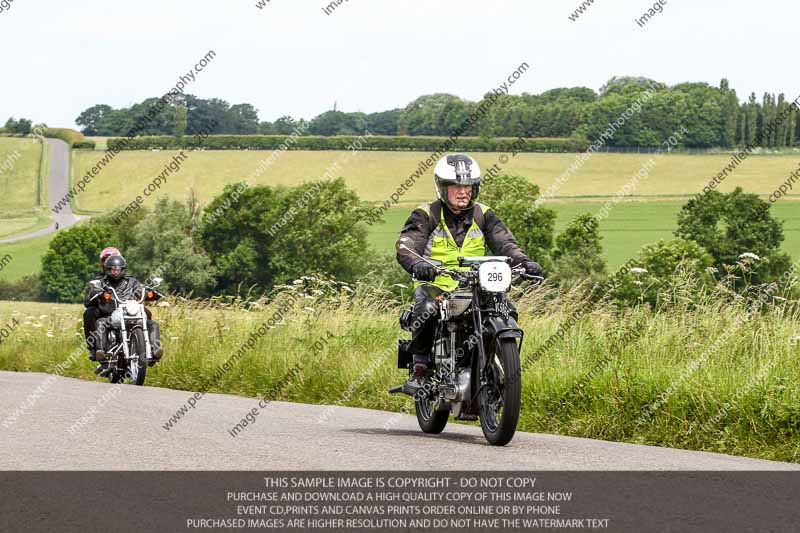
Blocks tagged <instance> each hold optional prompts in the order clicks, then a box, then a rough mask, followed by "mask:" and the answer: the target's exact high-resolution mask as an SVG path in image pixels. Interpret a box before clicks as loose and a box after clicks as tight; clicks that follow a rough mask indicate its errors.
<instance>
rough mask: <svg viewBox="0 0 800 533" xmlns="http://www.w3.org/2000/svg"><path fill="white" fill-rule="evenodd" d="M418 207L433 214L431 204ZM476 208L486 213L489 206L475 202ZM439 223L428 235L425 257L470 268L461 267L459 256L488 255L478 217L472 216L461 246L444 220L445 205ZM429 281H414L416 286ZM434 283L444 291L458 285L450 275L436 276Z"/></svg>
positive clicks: (458, 268)
mask: <svg viewBox="0 0 800 533" xmlns="http://www.w3.org/2000/svg"><path fill="white" fill-rule="evenodd" d="M417 209H422V210H423V211H425V212H426V213H428V216H429V217H430V216H431V205H430V204H423V205H421V206H419V207H418V208H417ZM475 209H480V210H481V213H483V214H486V212H487V211H488V210H489V207H488V206H486V205H483V204H478V203H476V204H475ZM440 213H441V214H440V215H439V225H438V226H436V228H435V229H434V230H433V231H432V232H431V234H430V237H428V244H427V245H426V246H425V254H424V255H425V257H430V258H431V259H435V260H437V261H441V262H442V266H443V267H445V268H448V269H450V270H469V267H461V266H459V265H458V258H459V257H468V256H482V255H486V239H485V237H484V236H483V231H482V230H481V228H480V227H479V226H478V224H477V222H475V218H476V217H474V216H473V217H472V225H471V226H470V227H469V230H468V231H467V235H466V236H465V237H464V242H463V243H462V244H461V248H459V247H458V245H457V244H456V240H455V239H454V238H453V235H452V234H451V233H450V229H449V228H448V227H447V223H446V222H445V221H444V207H442V208H441V209H440ZM425 283H431V282H427V281H417V282H415V283H414V286H415V287H419V286H420V285H423V284H425ZM432 285H435V286H437V287H439V288H440V289H442V290H443V291H452V290H454V289H455V288H456V287H458V282H457V281H456V280H454V279H453V278H451V277H450V276H436V279H435V280H433V282H432Z"/></svg>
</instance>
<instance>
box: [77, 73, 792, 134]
mask: <svg viewBox="0 0 800 533" xmlns="http://www.w3.org/2000/svg"><path fill="white" fill-rule="evenodd" d="M648 90H650V91H652V93H653V94H652V95H649V98H647V100H646V102H645V103H644V104H643V105H642V106H641V109H640V110H639V111H637V112H636V113H634V115H633V116H632V117H630V119H629V120H627V121H626V122H625V124H624V125H623V126H622V127H621V128H619V130H618V131H617V132H616V134H615V135H614V137H613V138H612V139H610V140H609V141H608V142H607V143H606V144H607V145H608V146H619V147H637V146H638V147H654V146H658V145H659V144H660V143H662V142H663V141H664V139H665V138H667V137H669V135H670V133H671V132H673V131H675V129H676V128H677V127H680V126H684V127H685V128H686V129H687V130H688V131H689V133H688V134H687V136H686V138H685V139H684V140H683V143H682V145H683V146H686V147H692V148H709V147H722V148H730V147H733V146H743V145H746V144H750V145H751V146H761V147H765V148H782V147H787V146H798V145H800V118H799V115H798V110H797V108H796V107H795V108H794V109H790V106H791V104H792V102H791V100H790V99H788V98H787V97H786V96H785V95H784V94H778V95H775V94H771V93H765V94H764V95H763V96H762V97H761V99H760V100H759V99H758V97H757V96H756V95H755V94H754V93H753V94H750V95H749V97H748V98H747V99H746V100H745V101H740V99H739V97H738V96H737V94H736V91H735V90H734V89H733V88H731V86H730V84H729V82H728V80H726V79H723V80H722V81H721V82H720V84H719V86H718V87H715V86H712V85H709V84H707V83H681V84H677V85H673V86H667V85H666V84H663V83H659V82H656V81H654V80H650V79H646V78H635V77H614V78H612V79H611V80H609V81H608V82H607V83H606V84H605V85H604V86H603V87H602V88H601V89H600V91H599V92H595V91H594V90H592V89H588V88H586V87H572V88H558V89H552V90H549V91H546V92H543V93H541V94H528V93H523V94H521V95H511V94H506V95H501V96H500V97H499V98H497V99H496V101H495V103H494V104H493V105H492V106H491V109H490V110H489V112H488V113H485V114H484V115H482V116H481V119H480V120H478V121H476V122H475V123H474V124H471V125H470V126H469V127H468V128H467V129H466V131H464V124H466V123H468V122H469V117H470V116H471V115H472V114H473V113H474V112H475V111H476V110H477V109H478V107H479V106H480V102H472V101H468V100H465V99H462V98H459V97H457V96H454V95H450V94H444V93H438V94H431V95H425V96H420V97H419V98H417V99H415V100H414V101H413V102H411V103H409V104H408V105H407V106H406V107H404V108H401V109H392V110H388V111H381V112H378V113H362V112H343V111H340V110H337V109H335V106H334V109H333V110H330V111H326V112H324V113H322V114H320V115H318V116H316V117H314V118H312V119H311V120H310V121H306V120H305V119H302V118H293V117H291V116H288V115H287V116H282V117H280V118H278V119H277V120H275V121H274V122H269V121H261V120H260V119H259V116H258V111H257V110H256V108H255V107H254V106H253V105H251V104H247V103H243V104H235V105H231V104H229V103H228V102H226V101H224V100H221V99H217V98H211V99H202V98H197V97H195V96H192V95H185V96H184V95H179V96H176V97H174V99H173V100H172V101H171V102H170V105H168V106H166V107H165V108H164V109H163V110H162V111H161V112H160V113H159V114H158V115H157V116H156V117H155V118H153V119H152V120H150V121H148V123H147V126H146V127H145V128H144V130H143V131H142V132H141V134H142V135H170V136H176V137H182V136H184V135H194V134H197V133H198V132H201V131H206V132H208V131H210V132H211V133H212V134H228V135H255V134H261V135H289V134H291V133H292V132H294V131H296V130H297V129H300V130H302V131H303V132H304V134H305V135H314V136H337V135H359V134H361V133H363V132H364V131H365V130H369V131H370V132H372V134H373V135H398V136H423V135H426V136H450V135H453V134H455V133H457V132H459V133H461V135H464V136H475V137H520V136H523V137H573V138H580V139H585V140H586V139H588V140H592V139H596V138H597V137H598V136H599V135H600V134H601V133H602V132H603V131H604V130H605V129H606V128H607V127H608V124H609V123H610V122H614V121H615V120H617V119H618V118H619V117H620V116H621V115H622V114H623V113H624V112H625V111H626V110H627V109H629V108H630V107H631V106H632V105H633V104H634V103H635V102H637V100H639V99H640V97H641V95H642V93H643V92H645V91H648ZM155 100H156V99H155V98H150V99H147V100H144V101H143V102H140V103H137V104H133V105H132V106H130V107H127V108H121V109H114V108H112V107H111V106H108V105H103V104H101V105H95V106H92V107H90V108H88V109H86V110H85V111H83V112H82V113H81V114H80V115H79V116H78V117H77V119H76V123H77V124H78V125H79V126H81V127H82V133H83V134H84V135H90V136H94V135H99V136H122V135H125V134H126V133H127V132H129V131H130V130H131V129H132V127H133V125H134V124H136V123H137V121H138V120H139V119H140V118H141V117H143V116H144V115H145V114H146V113H147V111H148V110H149V109H150V108H151V106H152V105H153V103H154V102H155ZM780 116H786V117H787V118H786V119H785V120H783V121H781V122H780V123H779V124H778V125H777V127H775V128H774V130H773V131H771V132H770V134H769V135H763V133H764V132H765V131H766V127H767V125H769V124H770V123H771V122H773V121H774V120H775V118H776V117H780ZM298 126H302V127H301V128H298Z"/></svg>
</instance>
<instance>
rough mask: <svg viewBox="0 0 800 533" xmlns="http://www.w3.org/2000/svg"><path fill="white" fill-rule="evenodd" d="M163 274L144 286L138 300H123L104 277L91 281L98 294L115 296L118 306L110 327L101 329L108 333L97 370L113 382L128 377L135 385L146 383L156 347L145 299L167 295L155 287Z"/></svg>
mask: <svg viewBox="0 0 800 533" xmlns="http://www.w3.org/2000/svg"><path fill="white" fill-rule="evenodd" d="M162 281H163V280H162V279H161V278H154V279H153V282H152V284H151V285H144V286H142V295H141V297H140V298H139V299H138V300H123V299H121V298H120V297H119V295H118V294H117V292H116V291H115V290H114V287H112V286H111V285H108V284H104V283H103V281H102V280H92V281H90V282H89V283H90V284H91V285H92V286H93V287H94V288H96V289H98V290H100V291H102V292H98V293H97V294H96V295H94V296H93V297H92V298H91V299H90V300H89V301H92V300H94V299H95V298H102V299H104V300H113V302H114V304H115V306H116V308H115V309H114V311H113V312H112V313H111V317H110V319H109V322H110V327H108V328H103V329H101V334H103V335H107V336H108V340H107V342H106V346H108V350H107V351H106V355H105V359H104V360H103V361H99V362H100V365H101V366H100V368H99V369H98V371H97V373H98V374H99V375H101V376H104V377H108V380H109V381H110V382H111V383H122V382H123V381H125V380H126V379H129V380H130V382H131V383H133V384H134V385H144V380H145V377H146V375H147V368H148V366H152V365H153V364H155V360H154V359H153V356H152V355H153V348H152V345H151V343H150V338H149V335H148V330H147V314H146V313H145V310H144V302H145V301H148V302H151V301H156V300H158V299H160V298H163V297H164V295H163V294H162V293H160V292H158V291H157V290H156V289H157V288H158V286H159V285H161V283H162Z"/></svg>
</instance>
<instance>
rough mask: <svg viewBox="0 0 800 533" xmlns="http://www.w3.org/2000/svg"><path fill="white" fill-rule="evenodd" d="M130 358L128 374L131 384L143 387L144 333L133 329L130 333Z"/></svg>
mask: <svg viewBox="0 0 800 533" xmlns="http://www.w3.org/2000/svg"><path fill="white" fill-rule="evenodd" d="M130 354H131V356H134V355H137V356H138V357H131V359H130V360H129V361H128V374H129V375H130V379H131V383H133V384H134V385H144V378H145V376H146V375H147V351H146V350H145V342H144V332H143V331H142V330H141V329H135V330H133V331H132V332H131V349H130Z"/></svg>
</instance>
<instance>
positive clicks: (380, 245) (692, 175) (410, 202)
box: [0, 139, 800, 279]
mask: <svg viewBox="0 0 800 533" xmlns="http://www.w3.org/2000/svg"><path fill="white" fill-rule="evenodd" d="M98 140H103V139H98ZM0 141H6V142H11V143H24V142H29V141H27V140H25V141H23V140H17V139H0ZM270 154H271V152H259V151H224V152H223V151H191V152H187V155H188V159H187V161H186V162H185V163H184V164H183V166H182V167H181V169H180V171H179V172H178V173H177V174H174V175H172V176H169V177H168V178H167V184H166V185H165V186H164V187H163V189H162V191H161V192H160V193H157V195H159V194H160V195H169V196H171V197H173V198H176V199H183V198H185V197H186V196H187V195H188V194H189V192H190V189H194V190H195V192H196V193H197V194H198V196H199V198H200V200H201V201H202V202H208V201H209V200H210V199H211V198H213V197H214V196H215V195H216V194H218V193H219V192H221V191H222V189H223V187H224V186H225V184H226V183H230V182H234V181H241V180H246V179H248V177H250V176H251V175H252V174H253V172H254V170H255V169H256V168H258V165H259V163H260V161H261V160H263V159H265V158H268V157H270ZM173 155H175V153H173V152H163V151H151V152H143V151H136V152H122V153H121V154H119V155H118V156H117V157H116V158H115V159H114V161H113V162H112V163H111V164H110V165H109V166H108V167H107V168H106V169H105V170H104V171H103V172H102V173H101V174H100V175H99V176H98V177H97V178H95V179H94V180H93V181H92V183H91V185H90V186H89V187H88V188H87V190H86V192H85V193H83V194H81V195H80V196H79V197H78V207H79V208H80V209H81V210H83V211H84V212H88V213H100V212H103V211H105V210H107V209H109V208H110V207H113V206H115V205H119V204H122V203H125V202H129V201H130V200H131V199H132V198H135V197H136V195H138V194H141V192H142V188H143V187H144V186H145V185H146V184H147V183H149V182H150V181H151V180H152V179H153V178H154V177H155V176H156V175H157V174H159V173H160V172H161V171H162V169H163V167H164V165H166V164H168V163H169V162H170V161H171V160H172V157H173ZM100 156H101V152H99V151H95V152H92V151H85V150H76V151H73V154H72V168H71V170H72V176H73V180H74V179H75V176H80V175H81V173H82V172H83V171H84V170H85V169H86V168H89V167H91V166H92V165H94V164H95V163H96V162H97V160H98V158H99V157H100ZM499 156H500V154H479V159H480V161H481V162H482V163H483V165H484V167H487V166H491V164H494V162H496V161H497V160H498V158H499ZM348 157H349V159H346V158H348ZM424 157H427V154H425V153H420V152H361V153H357V154H356V155H354V156H353V155H352V154H351V152H316V151H289V152H284V153H281V154H280V157H278V158H277V160H276V161H275V163H274V164H273V165H272V166H271V167H269V168H268V169H267V170H266V171H265V172H264V173H263V175H262V176H260V177H259V178H258V179H257V180H256V182H257V183H260V184H286V185H291V184H296V183H300V182H302V181H311V180H315V179H318V178H320V177H321V176H322V175H323V174H325V172H326V171H327V169H328V168H330V167H331V166H334V165H336V164H337V163H338V166H335V167H334V168H336V169H337V170H336V172H334V173H333V175H336V176H342V177H343V178H344V179H345V181H346V182H347V183H348V184H349V185H350V186H351V187H352V188H353V189H354V190H356V191H357V192H358V194H359V195H361V196H362V197H363V198H365V199H367V200H369V201H374V202H381V201H383V200H386V199H388V198H389V195H390V194H391V192H392V191H393V190H394V189H395V188H396V187H397V185H398V184H399V183H401V182H402V181H403V180H404V179H405V178H406V176H408V175H409V174H410V173H411V172H412V171H413V170H414V169H415V168H416V167H417V164H418V162H419V161H420V160H421V159H423V158H424ZM575 157H576V154H539V153H535V154H519V155H517V156H516V157H514V158H512V159H511V160H510V161H509V162H508V163H507V164H506V165H505V166H504V167H503V170H504V171H507V172H509V173H516V174H521V175H524V176H527V177H528V178H529V179H531V180H533V181H534V182H535V183H537V184H539V185H540V187H541V188H542V190H546V189H547V187H548V186H549V185H550V184H551V183H552V182H553V180H554V179H556V177H558V176H559V175H560V174H561V173H563V172H564V171H565V170H566V169H567V168H568V167H569V165H570V164H571V163H572V162H573V161H574V159H575ZM650 157H652V156H651V155H649V154H596V155H594V156H593V157H592V158H591V159H589V160H588V161H587V162H586V163H585V165H584V166H583V168H582V169H580V170H579V171H578V172H577V173H576V174H575V176H574V177H573V178H572V179H570V180H569V181H568V182H566V183H565V184H564V185H563V186H562V187H561V189H560V190H559V191H558V192H557V194H556V198H555V199H554V200H552V201H550V202H548V204H547V205H549V206H550V207H552V208H553V209H554V210H555V211H556V212H557V214H558V219H557V223H556V229H557V231H558V230H561V229H563V228H564V226H566V224H567V223H569V221H570V220H571V219H572V218H574V217H575V216H576V215H578V214H580V213H584V212H588V213H594V212H596V211H598V210H599V209H600V207H601V205H602V202H604V201H605V200H603V199H601V198H597V196H601V197H603V196H604V197H609V196H611V195H613V194H614V193H616V191H618V190H619V189H621V188H622V187H623V186H624V185H625V183H626V182H627V181H628V180H629V179H630V176H631V175H632V174H634V173H635V172H636V171H637V170H638V169H639V168H640V166H641V165H642V164H643V163H644V162H646V161H647V160H648V159H649V158H650ZM343 158H344V159H343ZM729 160H730V157H729V156H727V155H668V156H663V157H661V158H657V159H656V161H657V164H656V166H655V167H654V168H653V170H652V172H651V173H650V176H649V178H647V179H646V180H643V181H642V182H641V184H640V186H639V187H638V188H637V190H636V191H634V195H636V197H635V198H632V199H630V200H628V201H625V202H622V203H620V204H618V205H617V206H616V207H615V208H614V209H613V210H612V211H611V215H610V217H609V218H608V219H607V220H604V221H603V222H602V223H601V225H600V230H601V235H602V237H603V246H604V249H605V252H606V255H607V257H608V261H609V264H610V265H611V267H616V266H619V265H621V264H623V263H624V262H625V261H627V260H628V258H630V257H632V256H634V255H635V254H636V252H638V250H639V249H640V248H641V246H643V245H645V244H648V243H651V242H654V241H656V240H658V239H660V238H670V237H671V236H672V232H673V230H674V229H675V223H676V216H675V215H676V213H677V212H678V210H679V209H680V206H681V205H682V204H683V203H684V202H685V201H686V199H687V198H688V197H689V195H691V194H693V193H695V192H697V191H699V190H701V188H702V186H703V185H704V184H705V183H706V181H707V180H708V179H710V178H711V177H712V176H714V175H715V174H716V173H717V172H718V171H719V170H720V169H721V168H722V167H723V166H724V165H725V164H726V163H728V162H729ZM798 161H800V155H792V154H782V155H771V156H752V157H751V158H749V159H748V160H746V161H745V162H744V163H743V164H742V165H741V166H740V167H739V168H738V169H737V170H736V173H735V174H734V175H733V176H732V177H731V178H729V179H728V180H726V182H725V183H724V184H723V186H722V187H721V190H723V191H725V190H731V189H732V188H733V187H735V186H737V185H741V186H742V187H743V188H744V189H745V190H747V191H750V192H756V193H759V194H762V195H764V196H765V197H766V196H767V195H769V194H770V193H771V192H772V191H773V190H774V189H775V188H776V187H777V186H778V185H780V183H782V182H783V181H785V179H786V178H787V176H788V175H789V173H790V172H791V171H792V170H794V169H796V168H797V166H798ZM27 165H28V167H29V168H30V167H31V165H32V162H31V161H30V160H28V162H27ZM427 174H430V172H428V173H427ZM0 176H2V175H1V174H0ZM17 179H19V178H17ZM431 181H432V178H431V177H430V176H429V175H426V177H425V178H423V180H421V181H420V182H418V183H417V185H416V186H415V187H414V188H412V189H411V191H410V192H409V193H407V194H406V195H405V196H404V197H403V198H402V199H401V202H400V204H399V207H393V208H391V209H389V211H387V212H386V214H385V218H386V222H385V223H383V224H379V225H376V226H373V227H371V228H370V237H369V239H370V243H371V244H373V245H374V246H375V248H377V249H378V250H383V251H390V250H392V249H393V245H394V241H395V239H396V237H397V232H398V231H399V229H400V227H401V225H402V222H403V221H404V220H405V217H407V216H408V213H409V212H410V209H411V207H412V206H414V205H417V204H419V203H422V202H425V201H430V200H431V199H432V198H433V191H432V184H431V183H430V182H431ZM28 184H29V185H30V180H29V182H28ZM32 192H33V190H32V189H29V191H28V202H29V203H30V201H31V198H32ZM8 196H9V195H5V196H4V198H0V202H2V201H3V200H5V201H9V199H8ZM152 198H153V197H151V198H150V199H149V201H151V202H152V201H153V200H152ZM795 198H800V196H795ZM14 201H19V200H17V199H16V198H15V199H14ZM0 205H2V204H0ZM145 205H147V204H145ZM798 206H800V204H797V203H795V201H793V199H791V198H790V199H784V200H782V201H780V202H777V203H776V204H774V205H773V208H772V209H773V212H774V213H775V215H776V216H777V217H778V218H779V219H782V220H785V222H786V224H785V230H786V241H785V243H784V249H785V250H786V251H787V252H789V253H790V254H792V255H793V256H794V257H798V256H800V215H798V214H797V207H798ZM5 222H6V223H5V224H3V227H2V228H0V237H1V236H2V235H4V234H6V235H10V234H16V233H21V232H23V231H28V230H29V229H30V228H32V227H34V226H36V225H37V224H38V225H40V226H41V225H44V224H43V223H42V221H41V220H40V219H37V217H36V216H33V215H31V214H28V215H27V216H26V217H21V216H19V214H18V215H17V217H15V218H14V219H13V220H6V221H5ZM512 230H513V228H512ZM47 242H48V241H47V240H45V239H37V240H36V241H34V242H30V243H28V244H26V245H24V246H23V247H21V248H20V247H19V245H17V247H15V249H14V251H16V253H17V254H18V257H19V261H17V264H18V265H24V266H25V268H24V269H23V268H19V267H18V268H16V269H15V268H11V267H9V268H8V269H7V270H6V271H5V272H0V279H3V278H5V279H16V278H18V277H19V276H21V275H23V274H24V273H28V272H31V271H35V270H38V260H39V258H40V257H41V256H42V254H43V253H44V251H45V247H46V244H47ZM6 248H7V247H4V246H2V245H0V252H2V251H3V250H4V249H6ZM28 268H33V270H28Z"/></svg>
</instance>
